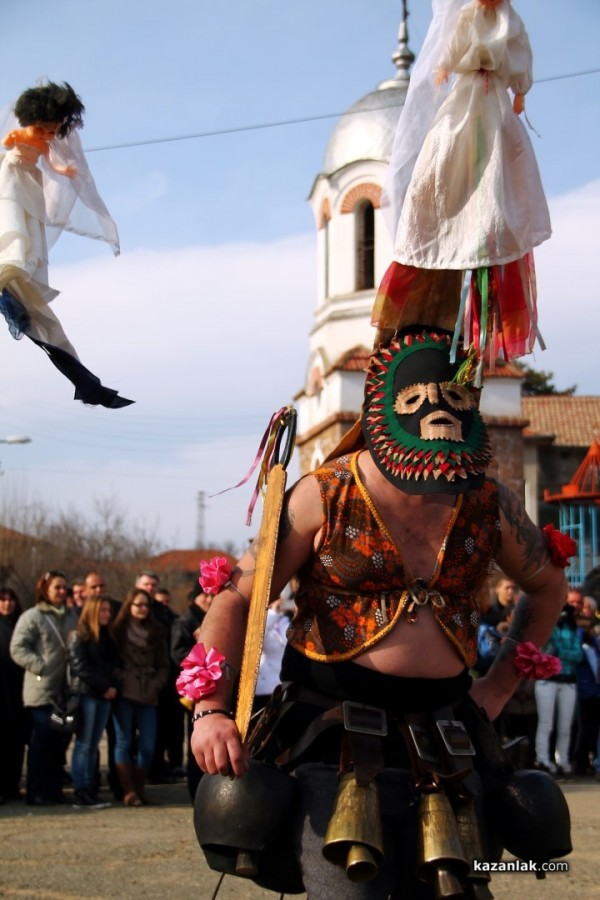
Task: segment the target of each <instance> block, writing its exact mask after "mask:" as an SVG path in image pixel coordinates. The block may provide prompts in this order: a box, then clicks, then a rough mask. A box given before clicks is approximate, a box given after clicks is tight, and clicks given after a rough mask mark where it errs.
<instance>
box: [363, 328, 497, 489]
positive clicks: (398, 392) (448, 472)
mask: <svg viewBox="0 0 600 900" xmlns="http://www.w3.org/2000/svg"><path fill="white" fill-rule="evenodd" d="M450 341H451V337H450V335H449V334H447V333H446V332H443V331H437V330H435V329H423V330H420V331H411V332H409V333H400V334H399V335H396V336H395V337H394V339H393V340H392V341H391V342H390V343H389V344H388V345H386V346H384V347H380V348H379V350H378V351H377V352H376V353H374V354H373V356H372V357H371V361H370V364H369V368H368V370H367V379H366V384H365V401H364V405H363V417H362V423H363V424H362V429H363V434H364V437H365V441H366V443H367V446H368V447H369V449H370V451H371V454H372V456H373V460H374V462H375V464H376V465H377V467H378V469H379V470H380V471H381V472H382V474H383V475H384V476H385V477H386V478H387V479H388V481H391V482H392V483H393V484H395V485H396V487H398V488H400V489H401V490H403V491H405V492H406V493H409V494H426V493H451V494H457V493H462V492H463V491H468V490H472V489H473V488H477V487H480V486H481V484H482V482H483V478H484V474H485V470H486V469H487V467H488V465H489V462H490V459H491V448H490V442H489V438H488V434H487V430H486V427H485V425H484V422H483V419H482V418H481V415H480V413H479V410H478V403H479V391H478V390H477V389H476V388H474V387H473V385H472V383H471V381H470V378H469V375H468V371H469V367H468V364H465V363H467V360H466V357H465V356H464V355H463V356H462V357H460V358H459V359H458V360H457V362H456V363H451V362H450Z"/></svg>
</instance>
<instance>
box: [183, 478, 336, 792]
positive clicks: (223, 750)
mask: <svg viewBox="0 0 600 900" xmlns="http://www.w3.org/2000/svg"><path fill="white" fill-rule="evenodd" d="M321 524H322V508H321V496H320V492H319V488H318V485H317V482H316V480H315V479H314V478H312V477H310V476H307V477H306V478H303V479H302V480H301V481H299V482H298V483H297V484H296V485H295V486H294V487H293V488H292V489H291V491H289V492H288V494H287V495H286V498H285V502H284V505H283V510H282V514H281V522H280V526H279V539H278V543H277V554H276V557H275V568H274V571H273V579H272V585H271V599H275V598H277V597H278V596H279V595H280V593H281V591H282V590H283V588H284V587H285V585H286V584H287V582H288V581H289V580H290V578H291V577H292V575H294V574H295V573H296V572H297V571H298V569H299V568H300V567H301V565H302V564H303V563H304V562H305V561H306V560H307V559H308V557H309V556H310V553H311V552H312V549H313V547H314V544H315V540H316V539H317V537H318V534H319V531H320V528H321ZM257 553H258V541H254V543H253V544H252V546H251V547H250V548H249V549H248V550H247V551H246V553H245V554H244V555H243V556H242V558H241V559H240V561H239V563H238V564H237V566H236V568H235V569H234V572H233V575H232V579H233V581H234V583H235V585H236V587H237V589H238V591H239V592H240V593H238V591H236V590H233V589H232V588H225V589H224V590H222V591H221V593H220V594H218V596H217V597H215V599H214V601H213V602H212V603H211V606H210V609H209V610H208V612H207V614H206V617H205V619H204V621H203V623H202V626H201V628H200V635H199V640H200V641H201V642H202V643H203V644H204V646H205V647H206V648H207V649H208V648H209V647H216V648H217V649H218V650H219V652H220V653H222V654H224V656H225V658H226V660H227V662H228V663H229V665H230V666H232V667H233V669H234V670H235V671H236V672H239V670H240V664H241V659H242V651H243V646H244V636H245V632H246V621H247V617H248V601H247V600H246V599H245V598H247V597H250V596H251V593H252V584H253V580H254V572H255V566H256V556H257ZM242 595H243V596H242ZM232 690H233V680H230V681H229V682H228V681H226V679H225V678H221V679H220V680H219V681H218V682H217V683H216V689H215V691H213V693H211V694H209V695H208V696H207V697H206V698H204V699H202V700H200V701H199V702H198V703H197V704H196V711H197V712H200V711H201V710H203V709H231V706H232V696H231V694H232ZM191 746H192V751H193V753H194V756H195V757H196V760H197V762H198V765H199V766H200V768H201V769H203V770H204V771H205V772H208V773H209V774H211V775H214V774H216V773H217V772H221V773H222V774H229V772H230V771H233V772H234V773H235V774H236V775H243V774H244V773H245V772H246V770H247V767H248V759H247V755H246V753H245V751H244V750H243V748H242V747H241V745H240V741H239V735H238V731H237V728H236V726H235V722H233V720H231V719H229V718H227V717H225V716H221V715H214V716H206V717H205V718H203V719H199V720H198V721H197V722H196V723H195V724H194V730H193V733H192V739H191Z"/></svg>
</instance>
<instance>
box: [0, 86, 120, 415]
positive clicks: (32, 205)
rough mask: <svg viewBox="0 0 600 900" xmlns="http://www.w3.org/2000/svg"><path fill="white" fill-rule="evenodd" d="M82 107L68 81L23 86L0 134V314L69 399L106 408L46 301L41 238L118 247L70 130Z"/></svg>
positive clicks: (102, 390)
mask: <svg viewBox="0 0 600 900" xmlns="http://www.w3.org/2000/svg"><path fill="white" fill-rule="evenodd" d="M83 112H84V106H83V104H82V102H81V100H80V98H79V97H78V96H77V95H76V94H75V92H74V91H73V89H72V88H71V86H70V85H68V84H63V85H58V84H53V83H52V82H50V83H48V84H45V85H41V86H39V87H35V88H30V89H29V90H27V91H25V92H24V93H23V94H21V96H20V97H19V99H18V100H17V102H16V104H15V107H14V115H15V117H16V120H17V121H18V123H19V125H20V126H21V127H19V128H15V129H12V130H10V131H9V132H8V134H5V136H4V137H3V138H2V147H3V148H4V149H5V150H6V151H7V152H5V153H4V156H3V157H2V161H1V162H0V292H1V296H0V312H2V314H3V315H4V317H5V319H6V321H7V324H8V327H9V330H10V332H11V334H12V335H13V337H15V338H20V337H22V336H23V335H26V336H27V337H28V338H30V339H31V340H32V341H33V342H34V343H36V344H37V345H38V346H39V347H41V348H42V349H43V350H44V351H45V352H46V353H47V355H48V356H49V357H50V359H51V361H52V362H53V363H54V365H55V366H56V367H57V368H58V369H59V370H60V371H61V372H62V373H63V374H64V375H66V377H67V378H69V380H70V381H71V382H72V383H73V384H74V386H75V389H76V390H75V397H76V399H79V400H82V401H83V402H84V403H89V404H93V405H98V404H99V405H102V406H107V407H111V408H117V407H120V406H126V405H129V404H130V403H131V402H132V401H130V400H126V399H125V398H123V397H119V396H118V394H117V392H116V391H113V390H111V389H110V388H106V387H104V386H103V385H102V384H101V382H100V380H99V379H98V378H97V377H96V376H95V375H93V374H92V372H90V371H89V370H88V369H86V368H85V366H83V365H82V363H81V362H80V360H79V358H78V356H77V353H76V352H75V349H74V348H73V346H72V344H71V343H70V341H69V339H68V338H67V336H66V334H65V332H64V330H63V328H62V325H61V324H60V321H59V320H58V318H57V316H56V315H55V314H54V313H53V312H52V310H51V309H50V307H49V305H48V304H49V303H50V302H51V301H52V300H53V299H54V298H55V297H56V296H57V294H58V291H56V290H53V289H52V288H51V287H50V286H49V283H48V237H49V238H50V241H52V242H53V241H54V240H56V237H57V236H58V235H59V234H60V232H61V231H62V229H63V228H66V229H69V230H71V231H74V232H76V233H78V234H83V235H85V236H88V237H94V238H100V239H102V240H106V241H107V242H108V243H110V244H111V246H112V248H113V250H114V252H115V253H118V252H119V242H118V235H117V230H116V227H115V224H114V222H113V220H112V219H111V217H110V214H109V213H108V210H107V209H106V207H105V205H104V203H103V202H102V200H101V198H100V196H99V194H98V191H97V190H96V186H95V184H94V181H93V178H92V176H91V174H90V172H89V169H88V167H87V164H86V161H85V157H84V154H83V150H82V149H81V144H80V142H79V138H78V136H77V133H76V131H75V129H76V128H78V127H80V126H81V124H82V114H83Z"/></svg>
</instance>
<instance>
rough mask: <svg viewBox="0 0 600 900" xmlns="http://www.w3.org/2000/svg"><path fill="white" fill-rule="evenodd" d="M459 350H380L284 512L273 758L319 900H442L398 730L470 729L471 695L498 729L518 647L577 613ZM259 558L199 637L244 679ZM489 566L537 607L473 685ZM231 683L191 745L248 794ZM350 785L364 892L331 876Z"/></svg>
mask: <svg viewBox="0 0 600 900" xmlns="http://www.w3.org/2000/svg"><path fill="white" fill-rule="evenodd" d="M450 345H451V335H450V334H449V333H448V332H444V331H442V330H439V329H435V328H423V327H419V326H415V327H413V328H411V329H408V330H406V331H402V332H399V333H398V334H397V335H396V336H395V338H394V339H393V340H392V341H391V342H390V343H389V344H387V345H383V346H380V347H378V348H377V349H376V350H375V352H374V353H373V355H372V358H371V361H370V366H369V369H368V372H367V380H366V388H365V398H364V406H363V415H362V421H361V422H360V423H357V425H356V426H355V427H354V429H353V430H352V431H351V432H350V433H349V435H348V436H347V438H346V439H345V441H343V442H342V444H341V445H340V448H339V450H338V452H339V454H340V455H334V458H332V459H330V461H328V462H326V463H325V464H324V465H323V466H322V467H321V468H319V469H317V470H316V471H314V472H312V473H311V474H309V475H307V476H305V477H304V478H302V479H301V480H300V481H299V482H298V483H297V484H296V485H295V486H294V487H293V488H292V489H291V491H290V492H289V493H288V495H287V498H286V501H285V503H284V508H283V514H282V522H281V528H280V533H279V539H278V547H277V553H276V558H275V568H274V575H273V580H272V592H271V596H272V597H273V598H274V597H276V596H277V595H278V594H279V592H280V591H281V590H282V588H283V586H284V585H285V584H286V583H287V581H288V580H289V579H290V577H291V576H292V575H293V574H295V573H297V574H298V580H299V587H298V590H297V592H296V595H295V602H296V604H297V612H296V614H295V616H294V618H293V621H292V623H291V626H290V629H289V632H288V644H287V648H286V650H285V653H284V658H283V665H282V681H283V682H286V683H290V684H288V686H287V688H286V692H285V695H284V701H283V702H284V704H287V712H286V714H285V716H284V717H283V719H282V720H280V725H281V729H280V732H279V736H278V738H277V744H278V747H277V752H278V753H280V752H282V753H283V756H278V757H277V759H278V761H279V762H282V760H285V762H286V764H287V765H288V766H289V767H290V768H291V769H293V771H294V775H295V779H296V782H297V784H298V785H299V800H298V801H297V805H296V808H295V810H294V813H295V840H296V843H295V851H296V857H297V859H298V860H299V864H300V868H301V874H302V879H303V883H304V887H305V889H306V891H307V894H308V896H309V897H310V898H311V900H318V898H331V897H335V896H339V897H345V898H346V897H347V898H356V900H357V898H361V900H367V898H382V897H388V896H390V897H391V896H393V897H396V896H398V897H400V896H401V897H403V898H407V900H409V898H423V897H428V898H429V897H433V896H434V887H433V885H432V884H427V883H425V881H423V880H422V879H423V878H425V879H428V880H430V881H433V880H434V879H433V876H431V878H430V877H429V870H430V868H431V867H432V866H433V861H432V860H431V859H429V860H428V859H427V858H425V859H422V860H421V864H420V868H419V869H417V865H416V857H417V831H418V827H417V826H418V822H417V820H418V817H419V816H420V817H421V818H422V817H423V815H424V814H423V807H422V805H417V804H416V803H415V783H416V782H415V778H414V775H413V776H411V774H410V772H409V771H408V770H410V768H411V764H410V763H409V761H408V753H409V751H408V749H407V746H408V745H407V744H405V742H404V740H403V738H402V726H401V725H399V723H401V722H402V721H404V722H407V721H408V722H410V721H412V722H413V724H414V723H415V722H417V723H418V722H422V724H423V728H424V729H425V730H427V728H428V727H429V726H428V725H427V722H430V718H431V716H433V715H434V712H433V711H435V710H439V709H441V708H443V709H445V710H446V712H445V713H444V714H443V718H444V719H445V720H455V719H460V718H461V715H462V713H461V705H462V710H463V711H464V707H465V704H467V705H468V704H469V702H470V701H469V700H467V699H465V698H466V697H467V695H470V697H471V698H472V699H474V700H475V701H476V704H477V706H479V707H482V708H483V709H484V710H485V711H486V712H487V714H488V715H489V717H490V718H491V719H494V718H496V717H497V716H498V714H499V713H500V711H501V710H502V708H503V706H504V704H505V703H506V701H507V700H508V698H509V697H510V696H511V694H512V692H513V691H514V689H515V687H516V685H517V684H518V681H519V677H520V676H519V672H518V671H517V668H515V654H516V653H517V647H518V646H519V644H520V642H523V641H527V642H533V643H534V644H536V645H538V646H539V645H541V644H543V643H544V641H545V640H546V639H547V637H548V635H549V633H550V631H551V630H552V626H553V624H554V622H555V620H556V617H557V615H558V613H559V611H560V609H561V606H562V604H563V602H564V597H565V594H566V582H565V578H564V574H563V571H562V569H561V568H560V567H559V566H557V565H554V564H553V561H552V556H551V552H550V550H551V548H550V547H549V544H548V543H547V540H546V538H545V536H544V535H543V534H542V532H541V531H539V530H538V528H537V527H535V526H534V525H533V524H532V523H531V522H530V520H529V519H528V517H527V515H526V513H525V512H524V510H523V508H522V506H521V504H520V503H519V501H518V500H517V499H516V497H515V496H514V495H513V494H512V493H511V492H510V491H508V490H507V489H506V488H505V487H503V486H502V485H500V484H498V483H496V482H495V481H493V480H491V479H489V478H488V477H486V468H487V466H488V463H489V461H490V447H489V443H488V437H487V433H486V429H485V426H484V423H483V420H482V419H481V416H480V414H479V412H478V398H479V391H478V390H477V389H475V388H474V386H473V383H472V381H471V379H470V377H469V371H468V367H467V368H465V366H463V362H464V358H463V357H461V355H460V353H459V359H458V360H457V361H456V363H451V361H450ZM350 451H351V452H350ZM255 553H256V552H255V551H252V550H251V551H249V552H247V553H246V554H245V556H244V557H243V558H242V559H241V560H240V562H239V564H238V566H237V568H236V569H235V570H234V573H233V575H232V581H231V582H229V584H228V585H227V586H225V587H224V588H223V589H222V591H221V593H220V594H219V595H218V596H217V597H216V598H215V600H214V602H213V603H212V605H211V608H210V610H209V611H208V613H207V615H206V618H205V620H204V623H203V625H202V628H201V635H200V639H201V641H202V643H203V644H204V647H205V649H206V650H208V648H216V649H218V651H219V653H220V654H222V655H224V657H225V660H226V664H227V665H229V666H231V667H233V669H234V670H236V671H239V666H240V655H241V652H242V645H243V642H244V630H245V622H246V616H247V612H248V603H247V600H246V599H245V598H246V597H249V596H250V594H251V591H252V585H253V577H254V569H255ZM493 560H496V561H497V563H498V565H500V566H501V568H502V571H503V572H506V573H508V574H509V576H510V577H511V578H513V579H514V580H515V581H516V582H517V583H518V584H519V585H520V586H521V587H522V588H523V589H524V590H526V592H527V596H526V597H525V598H524V599H523V600H521V601H520V606H519V612H518V613H517V614H516V615H515V617H514V621H513V624H512V626H511V631H510V637H509V640H507V642H506V643H505V644H504V645H503V650H502V651H501V653H500V654H499V656H498V657H497V659H496V661H495V662H494V664H493V666H492V667H491V669H490V671H489V673H488V674H487V675H486V676H485V678H481V679H479V680H477V681H475V682H472V681H471V677H470V676H469V672H468V668H469V667H470V666H472V665H473V664H474V662H475V659H476V654H477V632H478V625H479V621H480V610H479V606H478V602H477V595H478V592H479V590H480V588H481V587H482V586H483V585H484V583H485V581H486V577H487V573H488V568H489V565H490V563H491V562H492V561H493ZM205 675H206V679H207V680H205V682H204V683H205V684H207V683H208V684H210V677H209V672H208V671H207V672H206V673H205ZM232 684H233V680H232V679H229V680H227V679H226V678H224V677H223V678H219V679H218V680H215V681H214V683H212V684H210V687H209V690H207V691H206V695H204V694H203V690H201V691H200V694H201V696H200V699H199V700H198V702H197V703H196V716H195V719H196V721H195V724H194V731H193V735H192V741H191V745H192V750H193V752H194V755H195V757H196V759H197V761H198V764H199V766H200V767H201V768H202V769H203V770H204V771H205V772H208V773H211V774H216V773H221V774H222V775H228V774H230V773H232V774H234V775H235V776H238V777H240V778H243V776H244V775H245V774H246V772H247V770H248V764H249V763H248V754H247V751H246V749H245V748H244V747H242V745H241V744H240V740H239V736H238V732H237V729H236V725H235V723H234V721H232V718H231V715H230V710H231V708H232V704H233V702H234V698H233V697H232V696H231V693H232V691H231V686H232ZM342 708H344V709H345V712H344V716H342V713H341V712H340V713H339V715H337V713H338V712H339V710H340V709H342ZM346 713H347V717H346ZM336 716H337V718H336ZM355 716H356V721H355V720H354V717H355ZM365 716H366V718H364V717H365ZM361 717H363V718H362V719H361ZM411 717H412V718H411ZM415 717H417V718H416V719H415ZM342 718H343V719H344V723H343V724H342ZM359 720H361V721H359ZM446 724H447V723H446ZM454 724H455V725H456V722H455V723H454ZM329 726H331V727H329ZM276 730H277V729H276ZM434 730H435V729H434ZM438 738H439V734H438ZM431 740H432V744H431V746H433V745H434V744H435V738H432V739H431ZM290 748H291V749H290ZM435 752H437V751H435ZM466 759H467V757H465V756H462V757H461V760H462V761H461V762H460V764H459V765H458V768H459V769H462V767H463V763H464V761H465V760H466ZM469 759H470V757H469ZM340 774H341V776H342V779H341V780H340V782H339V783H340V785H342V782H343V783H344V784H345V783H346V782H345V781H344V778H346V777H352V778H354V779H355V781H356V783H357V784H360V785H361V786H363V787H364V786H365V785H367V784H370V783H376V784H377V785H378V787H379V797H380V801H381V817H382V822H383V838H382V844H383V862H380V865H379V868H378V870H377V874H376V876H375V877H374V878H373V880H371V881H368V882H365V883H364V884H363V883H357V882H355V881H354V880H352V874H350V879H351V880H349V878H348V877H347V875H346V872H345V871H344V867H343V865H342V866H339V865H337V864H336V861H335V859H334V861H333V862H332V861H331V860H332V858H334V857H335V854H336V850H335V848H332V846H331V845H330V846H325V848H324V841H323V839H324V835H326V834H327V835H328V836H330V835H331V827H332V826H331V821H332V810H333V808H334V806H336V810H337V811H338V812H339V806H340V803H341V801H340V799H339V797H340V795H339V794H338V800H337V801H336V790H337V788H338V775H340ZM462 774H463V775H464V774H465V773H464V771H463V773H462ZM536 774H541V773H536ZM456 776H457V773H455V777H456ZM432 777H433V776H432ZM436 777H437V776H436ZM205 782H206V779H203V781H202V783H201V784H202V786H203V788H204V786H205ZM225 782H226V783H227V780H225ZM424 783H425V782H423V783H422V784H421V789H422V790H423V791H424V793H425V794H427V790H431V792H432V794H436V788H435V777H433V781H431V782H429V783H428V784H429V787H428V788H423V784H424ZM340 790H342V788H341V787H340ZM224 796H225V795H224ZM427 796H429V795H427ZM436 797H437V795H436ZM437 799H439V798H437ZM437 799H436V802H437ZM424 802H426V803H430V802H433V801H431V800H429V799H426V801H424ZM248 805H249V806H250V805H251V802H250V801H248ZM417 810H420V812H417ZM212 814H214V809H213V813H211V815H212ZM334 818H335V817H334ZM556 818H557V819H558V818H559V817H558V816H557V817H556ZM328 823H329V824H328ZM438 824H439V823H437V820H436V826H435V827H438ZM515 828H516V826H515ZM367 830H369V829H367ZM542 830H543V829H542ZM530 831H531V829H530ZM367 842H368V841H367ZM325 844H326V845H327V839H326V840H325ZM567 850H568V848H567V849H565V850H563V851H562V852H567ZM380 851H381V847H379V848H378V849H377V853H379V852H380ZM425 856H426V857H427V854H425ZM433 867H434V866H433ZM352 868H353V864H352V863H348V870H349V872H351V870H352ZM359 869H360V864H359ZM417 874H418V875H419V877H417ZM359 881H360V877H359ZM259 883H260V882H259ZM438 887H439V884H438ZM480 887H481V885H480ZM286 893H287V891H286ZM442 895H443V894H440V893H437V894H435V896H442ZM452 896H453V897H458V896H463V894H462V893H460V892H458V893H452ZM465 896H471V894H465ZM473 896H477V897H483V896H489V895H488V894H485V893H476V894H474V895H473Z"/></svg>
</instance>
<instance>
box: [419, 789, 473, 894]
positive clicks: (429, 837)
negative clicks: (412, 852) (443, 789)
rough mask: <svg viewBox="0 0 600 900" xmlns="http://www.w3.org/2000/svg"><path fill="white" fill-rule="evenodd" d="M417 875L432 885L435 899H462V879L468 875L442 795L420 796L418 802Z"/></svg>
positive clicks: (446, 803) (456, 834) (450, 814)
mask: <svg viewBox="0 0 600 900" xmlns="http://www.w3.org/2000/svg"><path fill="white" fill-rule="evenodd" d="M418 837H419V853H418V863H417V865H418V874H419V877H420V878H422V879H423V880H424V881H429V882H432V883H433V884H434V889H435V896H436V898H442V897H443V898H445V900H455V898H456V900H458V898H461V897H464V896H465V890H464V887H463V879H464V878H465V877H466V876H467V874H468V872H469V868H470V867H469V863H468V862H467V860H466V858H465V854H464V850H463V848H462V844H461V842H460V837H459V835H458V827H457V824H456V818H455V816H454V812H453V810H452V807H451V805H450V801H449V800H448V798H447V797H446V795H445V794H440V793H431V794H423V795H422V796H421V799H420V801H419V834H418Z"/></svg>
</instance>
